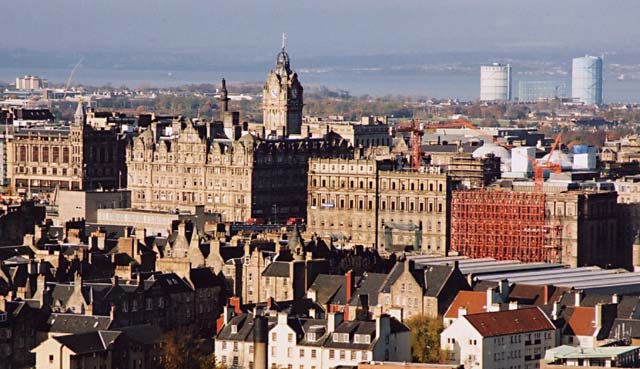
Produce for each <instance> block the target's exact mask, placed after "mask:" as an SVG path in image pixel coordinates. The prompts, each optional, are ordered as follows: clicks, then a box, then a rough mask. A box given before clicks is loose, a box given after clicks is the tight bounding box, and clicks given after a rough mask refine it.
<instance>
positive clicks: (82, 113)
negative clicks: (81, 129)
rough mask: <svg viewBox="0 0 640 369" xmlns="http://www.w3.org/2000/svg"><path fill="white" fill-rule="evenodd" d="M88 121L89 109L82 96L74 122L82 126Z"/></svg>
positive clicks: (74, 115)
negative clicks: (85, 105)
mask: <svg viewBox="0 0 640 369" xmlns="http://www.w3.org/2000/svg"><path fill="white" fill-rule="evenodd" d="M86 122H87V110H86V108H85V107H84V103H83V102H82V98H80V100H78V106H77V107H76V112H75V113H74V114H73V123H74V124H77V125H79V126H82V125H84V124H85V123H86Z"/></svg>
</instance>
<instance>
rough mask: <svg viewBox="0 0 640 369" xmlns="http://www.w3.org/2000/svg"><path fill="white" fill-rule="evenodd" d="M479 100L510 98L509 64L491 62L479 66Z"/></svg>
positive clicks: (504, 99) (505, 99)
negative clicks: (490, 63)
mask: <svg viewBox="0 0 640 369" xmlns="http://www.w3.org/2000/svg"><path fill="white" fill-rule="evenodd" d="M480 100H481V101H507V100H511V65H509V64H506V65H505V64H499V63H493V64H492V65H483V66H481V67H480Z"/></svg>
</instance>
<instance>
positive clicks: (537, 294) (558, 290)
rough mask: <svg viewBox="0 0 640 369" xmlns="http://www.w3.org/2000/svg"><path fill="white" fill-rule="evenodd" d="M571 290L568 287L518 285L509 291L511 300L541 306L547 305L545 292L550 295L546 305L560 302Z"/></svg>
mask: <svg viewBox="0 0 640 369" xmlns="http://www.w3.org/2000/svg"><path fill="white" fill-rule="evenodd" d="M545 287H546V290H545ZM569 290H570V288H568V287H556V286H540V285H527V284H519V283H516V284H514V286H513V288H511V291H509V300H517V301H518V302H519V303H521V304H528V305H536V306H541V305H544V304H545V295H544V294H545V292H546V293H547V294H548V296H547V302H546V303H547V304H551V303H553V302H556V301H559V300H560V299H561V298H562V295H563V294H564V293H565V292H567V291H569Z"/></svg>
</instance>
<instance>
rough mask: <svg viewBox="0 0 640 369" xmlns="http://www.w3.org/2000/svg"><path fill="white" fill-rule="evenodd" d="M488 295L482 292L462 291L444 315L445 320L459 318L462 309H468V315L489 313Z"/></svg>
mask: <svg viewBox="0 0 640 369" xmlns="http://www.w3.org/2000/svg"><path fill="white" fill-rule="evenodd" d="M486 296H487V294H486V292H480V291H460V292H458V294H457V295H456V297H455V298H454V299H453V301H452V302H451V305H449V309H447V312H446V313H444V317H445V318H458V311H459V309H460V308H462V307H463V308H465V309H467V314H479V313H484V312H486V311H487V298H486Z"/></svg>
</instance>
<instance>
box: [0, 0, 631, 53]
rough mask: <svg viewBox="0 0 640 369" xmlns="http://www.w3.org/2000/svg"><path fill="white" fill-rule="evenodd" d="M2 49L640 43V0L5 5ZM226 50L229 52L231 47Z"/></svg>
mask: <svg viewBox="0 0 640 369" xmlns="http://www.w3.org/2000/svg"><path fill="white" fill-rule="evenodd" d="M0 3H1V5H0V13H2V29H3V37H1V38H0V47H2V48H6V47H9V48H13V47H24V48H29V49H33V48H46V49H61V50H70V49H79V48H80V49H85V51H91V50H96V49H109V50H122V51H124V52H127V51H130V50H132V49H139V50H140V49H142V50H156V51H167V52H178V51H202V52H211V53H215V54H222V53H228V54H230V55H244V56H245V57H246V58H254V57H261V56H263V55H264V53H273V52H274V49H276V50H277V48H278V47H279V45H280V33H281V32H286V33H287V35H288V36H287V38H288V41H287V45H288V48H289V49H290V50H295V52H296V54H298V55H305V56H314V55H336V54H341V53H348V54H366V53H376V54H378V53H387V52H398V51H399V52H405V51H407V52H421V53H424V52H439V51H448V50H453V51H465V50H477V51H487V50H493V49H505V48H509V49H510V48H519V47H543V48H547V47H549V48H573V49H584V50H585V51H599V50H611V49H614V48H621V47H632V48H636V49H637V48H638V46H639V45H640V41H639V40H640V26H638V21H637V17H638V15H639V14H640V0H529V1H524V0H442V1H434V0H405V1H401V0H386V1H378V0H315V1H311V0H287V1H285V0H280V1H268V0H228V1H218V0H1V1H0ZM227 48H228V49H227Z"/></svg>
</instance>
